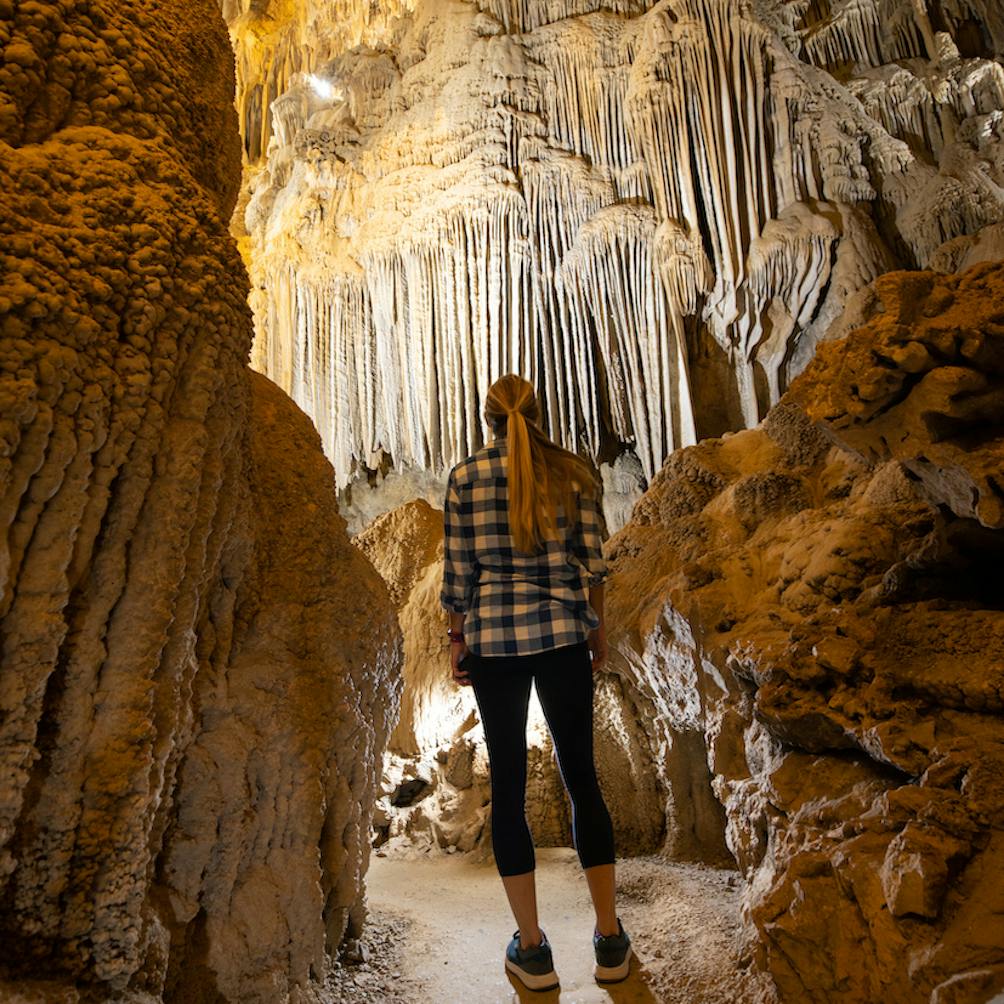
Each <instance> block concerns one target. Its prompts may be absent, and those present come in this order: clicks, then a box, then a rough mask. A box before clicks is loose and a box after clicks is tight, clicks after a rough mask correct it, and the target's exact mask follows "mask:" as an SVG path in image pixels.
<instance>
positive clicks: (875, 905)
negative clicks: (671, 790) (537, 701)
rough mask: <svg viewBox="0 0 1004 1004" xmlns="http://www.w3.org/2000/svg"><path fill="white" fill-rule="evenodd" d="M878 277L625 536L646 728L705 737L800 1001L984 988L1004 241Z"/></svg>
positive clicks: (993, 838) (784, 969)
mask: <svg viewBox="0 0 1004 1004" xmlns="http://www.w3.org/2000/svg"><path fill="white" fill-rule="evenodd" d="M872 292H873V294H874V302H875V307H874V310H873V312H872V313H873V316H872V317H871V319H870V320H868V321H867V322H866V323H864V324H863V325H861V326H859V327H857V329H856V330H853V331H852V332H851V333H850V334H849V336H848V337H847V338H846V339H845V340H842V341H832V342H827V343H826V344H824V345H822V346H821V347H820V350H819V353H818V354H817V356H816V358H815V360H814V361H813V363H812V364H811V365H810V367H809V368H808V370H807V371H806V373H805V374H803V375H802V376H801V377H800V378H799V380H797V381H796V382H795V384H794V386H793V387H792V389H791V391H790V392H789V393H788V394H787V395H786V397H785V398H784V399H783V400H782V402H781V403H780V404H779V405H778V406H777V407H775V408H774V409H773V410H772V411H771V412H770V414H769V415H768V417H767V419H766V420H765V421H764V422H763V423H762V424H761V425H760V426H759V427H758V428H756V429H752V430H747V431H743V432H740V433H736V434H732V435H729V436H726V437H724V438H722V439H714V440H708V441H706V442H703V443H701V444H699V445H697V446H695V447H691V448H689V449H685V450H682V451H680V452H678V453H676V454H674V456H673V457H671V458H670V461H669V463H668V464H667V465H666V466H665V468H664V469H663V470H662V471H661V472H660V473H659V475H658V476H657V477H656V479H655V480H654V482H653V484H652V486H651V488H650V489H649V490H648V492H647V493H646V494H645V496H644V497H643V498H642V499H641V500H640V501H639V503H638V504H637V506H636V507H635V510H634V514H633V518H632V520H631V522H630V523H629V524H628V526H627V527H626V528H625V529H624V530H623V531H622V532H621V533H619V534H618V535H616V536H615V537H614V538H613V539H612V540H611V542H610V545H609V554H608V557H609V559H610V561H611V565H612V568H613V572H614V575H613V579H612V591H611V596H610V600H609V604H608V609H609V614H608V616H609V618H610V624H611V628H612V629H613V631H614V637H613V647H614V649H615V655H614V668H615V670H616V671H617V672H618V673H619V674H620V675H621V677H622V679H623V681H624V686H625V690H627V691H629V692H630V691H634V692H636V694H637V698H636V701H637V703H638V706H639V708H641V709H645V708H647V713H645V720H646V721H647V723H648V728H649V729H650V730H651V731H652V732H653V733H654V734H656V735H668V736H669V737H670V738H671V739H673V740H674V741H676V737H677V736H679V735H685V736H687V737H689V738H688V741H689V742H690V743H691V744H692V746H694V747H698V748H699V749H700V750H701V752H702V754H703V757H704V759H705V762H706V764H707V767H708V769H709V772H710V774H711V777H712V782H711V783H712V785H713V787H714V790H715V793H716V795H717V796H718V798H719V799H720V801H721V803H722V805H723V807H724V809H725V816H726V826H725V837H726V840H727V843H728V846H729V849H730V851H731V852H732V855H733V856H734V858H735V860H736V862H737V863H738V865H739V867H740V868H741V870H742V873H743V875H744V876H745V878H746V882H747V885H746V891H745V895H744V901H745V917H746V921H747V933H748V936H749V938H750V943H751V949H752V951H753V954H754V958H755V959H756V961H757V964H758V965H760V966H762V967H764V968H765V969H766V970H767V971H768V972H769V973H770V974H771V975H772V976H773V977H774V979H775V981H776V983H777V987H778V990H779V992H780V996H781V998H782V1000H784V1001H791V1002H814V1004H815V1002H818V1004H830V1002H833V1001H836V1000H839V1001H841V1002H847V1004H858V1002H860V1004H866V1002H867V1004H872V1002H874V1001H878V1000H883V1001H889V1002H891V1004H947V1002H949V1001H951V1002H955V1004H984V1002H985V1001H987V1000H988V999H989V998H990V997H992V996H993V995H994V993H996V992H1000V991H1001V990H1002V989H1004V885H1002V884H1001V882H1000V881H999V876H1000V874H1001V873H1002V870H1004V809H1002V806H1004V780H1002V779H1004V614H1002V612H1001V611H1002V607H1004V592H1002V589H1001V582H1000V576H999V568H1000V561H1001V558H1002V556H1004V539H1002V537H1001V521H1000V499H1001V495H1002V485H1001V481H1000V472H1001V470H1002V469H1004V396H1002V394H1004V306H1002V305H1004V264H1002V263H1000V262H997V263H984V264H979V265H976V266H974V267H973V268H971V269H970V270H968V271H967V272H965V273H962V274H959V275H950V276H942V275H938V274H936V273H932V272H919V273H907V272H894V273H890V274H888V275H885V276H883V277H882V278H881V279H879V280H878V281H877V282H876V283H875V285H874V288H873V290H872ZM807 412H808V414H807ZM810 416H811V418H810ZM812 419H816V420H817V421H818V423H819V424H818V425H816V424H814V423H813V421H812ZM667 763H669V764H671V763H672V758H671V757H670V758H668V759H667Z"/></svg>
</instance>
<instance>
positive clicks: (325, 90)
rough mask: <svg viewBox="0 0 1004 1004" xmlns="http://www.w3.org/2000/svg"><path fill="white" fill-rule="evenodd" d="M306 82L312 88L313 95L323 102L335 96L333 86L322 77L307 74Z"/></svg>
mask: <svg viewBox="0 0 1004 1004" xmlns="http://www.w3.org/2000/svg"><path fill="white" fill-rule="evenodd" d="M307 80H308V81H309V83H310V86H311V87H313V88H314V93H315V94H316V95H317V96H318V97H319V98H324V100H325V101H330V100H331V99H332V98H333V97H334V96H335V85H334V84H333V83H332V82H331V81H330V80H325V79H324V77H319V76H318V75H317V74H316V73H308V74H307Z"/></svg>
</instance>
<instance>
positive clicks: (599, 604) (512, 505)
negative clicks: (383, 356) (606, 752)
mask: <svg viewBox="0 0 1004 1004" xmlns="http://www.w3.org/2000/svg"><path fill="white" fill-rule="evenodd" d="M485 418H486V420H487V422H488V424H489V425H490V426H491V428H492V431H493V433H494V435H495V439H494V441H492V442H490V443H488V444H487V445H486V446H484V447H482V448H481V449H480V450H478V452H477V453H475V454H474V455H473V456H472V457H469V458H468V459H467V460H465V461H463V462H462V463H460V464H458V465H457V466H456V467H454V468H453V470H452V471H451V472H450V478H449V482H448V485H447V490H446V504H445V506H444V510H445V517H444V520H445V536H446V554H445V568H444V573H443V590H442V597H441V598H442V604H443V606H444V607H446V609H447V610H449V611H450V628H449V631H448V634H449V636H450V662H451V665H452V669H453V679H454V680H456V682H457V683H459V684H460V685H462V686H473V687H474V696H475V698H476V699H477V703H478V708H479V710H480V712H481V721H482V723H483V725H484V730H485V741H486V742H487V745H488V758H489V763H490V766H491V780H492V846H493V848H494V851H495V863H496V865H497V867H498V870H499V874H500V875H501V877H502V883H503V885H504V886H505V891H506V895H507V896H508V898H509V904H510V906H511V907H512V912H513V915H514V917H515V918H516V923H517V924H518V925H519V930H518V931H517V932H516V933H515V934H514V935H513V939H512V941H511V942H510V944H509V947H508V948H507V950H506V958H505V965H506V969H507V970H509V972H511V973H513V975H514V976H516V977H517V978H518V979H519V980H520V981H521V982H522V983H523V984H524V985H525V986H527V987H529V988H530V989H532V990H549V989H552V988H553V987H556V986H557V985H558V978H557V976H556V974H555V971H554V965H553V962H552V957H551V948H550V945H549V944H548V942H547V938H546V937H545V936H544V933H543V931H541V930H540V927H539V926H538V921H537V900H536V887H535V884H534V849H533V840H532V838H531V836H530V830H529V828H528V827H527V824H526V816H525V810H524V799H525V795H526V721H527V708H528V704H529V700H530V685H531V682H533V683H535V685H536V688H537V696H538V697H539V699H540V704H541V707H542V708H543V711H544V717H545V718H546V719H547V724H548V728H549V729H550V731H551V736H552V738H553V740H554V746H555V750H556V751H557V754H558V765H559V767H560V769H561V776H562V780H563V781H564V783H565V787H566V789H567V790H568V793H569V796H570V798H571V802H572V833H573V836H574V839H575V847H576V850H577V852H578V855H579V861H580V862H581V864H582V867H583V869H584V871H585V875H586V880H587V882H588V885H589V892H590V895H591V896H592V900H593V906H594V908H595V911H596V928H595V930H594V932H593V945H594V949H595V953H596V968H595V975H596V979H597V980H599V981H600V982H617V981H618V980H622V979H624V978H625V977H626V976H627V974H628V969H629V964H630V954H631V947H630V939H629V938H628V936H627V935H626V934H625V933H624V928H623V927H622V926H621V923H620V920H619V919H618V917H617V912H616V909H615V904H614V842H613V828H612V826H611V824H610V814H609V813H608V812H607V807H606V805H605V803H604V801H603V795H602V794H601V792H600V788H599V785H598V783H597V780H596V769H595V766H594V763H593V717H592V716H593V676H592V674H593V672H594V671H595V670H596V669H598V668H599V667H600V666H601V665H602V663H603V660H604V659H605V658H606V650H607V643H606V631H605V627H604V624H603V582H604V580H605V579H606V576H607V569H606V565H605V563H604V561H603V555H602V553H601V551H600V543H601V523H600V516H599V511H598V507H597V500H596V482H595V479H594V478H593V476H592V473H591V471H590V470H589V468H588V466H587V465H586V464H585V463H584V461H582V460H581V459H580V458H579V457H577V456H576V455H575V454H574V453H570V452H569V451H568V450H564V449H562V448H561V447H560V446H558V445H556V444H555V443H553V442H552V441H551V440H550V439H549V438H548V437H547V436H546V435H545V434H544V432H543V431H542V430H541V428H540V426H539V424H538V423H539V421H540V409H539V406H538V404H537V399H536V397H535V395H534V392H533V386H532V385H531V384H530V383H529V382H528V381H526V380H524V379H523V378H522V377H519V376H515V375H513V374H509V375H507V376H504V377H502V378H501V379H499V380H498V381H496V382H495V383H494V384H493V385H492V386H491V388H489V391H488V397H487V399H486V402H485ZM587 588H588V596H587Z"/></svg>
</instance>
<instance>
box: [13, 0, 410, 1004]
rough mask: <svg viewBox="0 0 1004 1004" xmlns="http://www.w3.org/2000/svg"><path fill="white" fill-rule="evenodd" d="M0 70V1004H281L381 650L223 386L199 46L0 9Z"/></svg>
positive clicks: (322, 895)
mask: <svg viewBox="0 0 1004 1004" xmlns="http://www.w3.org/2000/svg"><path fill="white" fill-rule="evenodd" d="M0 51H2V53H3V56H2V61H0V258H2V262H3V267H2V270H0V336H2V340H0V442H2V449H0V513H2V522H3V529H4V538H3V549H2V551H0V646H2V649H0V654H2V673H0V943H2V944H3V946H4V949H3V951H2V952H0V998H2V999H15V1000H23V999H25V998H26V997H30V998H32V999H50V998H51V999H56V998H58V999H59V1000H63V1001H68V1000H78V999H85V998H86V999H87V1000H101V999H114V1000H116V1001H127V1000H137V1001H138V1000H144V1001H150V1000H153V999H157V998H159V997H160V996H161V995H164V996H166V997H167V998H169V999H173V1000H199V1001H203V1000H204V1001H209V1000H214V1001H216V1000H241V1001H262V1002H265V1001H268V1002H270V1004H271V1002H275V1001H283V1000H287V999H296V1000H307V999H310V998H311V996H312V989H311V988H312V985H313V984H312V982H311V981H312V980H316V979H317V978H319V977H320V976H321V975H323V971H324V966H325V955H326V952H329V951H331V950H332V949H333V947H334V946H335V945H337V943H338V941H339V940H340V939H341V937H342V935H343V933H344V932H345V931H346V930H352V929H357V928H358V926H359V924H360V922H361V920H362V886H361V877H362V873H363V872H364V870H365V866H366V861H367V854H368V839H367V837H368V821H369V814H370V812H371V808H372V803H373V797H374V789H375V784H376V780H377V777H376V773H377V770H378V757H379V752H380V750H381V748H382V744H383V743H384V741H385V739H386V735H387V732H388V729H389V720H390V717H391V715H392V714H393V713H394V703H395V700H396V686H397V677H396V673H397V659H398V649H399V645H400V641H399V634H398V630H397V627H396V625H395V623H394V617H393V613H392V608H391V607H390V604H389V601H388V598H387V596H386V590H385V588H384V586H383V585H382V583H381V582H380V580H379V577H378V576H377V575H376V573H375V572H374V571H373V569H372V568H371V567H370V566H369V565H368V564H367V563H366V562H365V561H364V560H363V559H362V557H361V556H360V555H359V554H358V552H357V551H356V550H355V549H353V548H352V547H351V545H350V544H349V543H348V540H347V537H346V535H345V532H344V523H343V521H342V520H341V519H340V517H339V516H338V512H337V506H336V504H335V498H334V494H333V489H332V483H333V472H332V470H331V467H330V465H329V464H328V462H327V461H326V460H325V459H324V457H323V454H322V452H321V449H320V443H319V440H318V439H317V436H316V433H315V432H314V431H313V430H312V429H311V427H310V423H309V421H308V419H307V418H306V417H305V416H304V415H303V414H302V413H301V412H300V411H299V410H298V409H297V408H296V407H295V406H294V405H293V404H292V403H291V402H290V401H289V400H288V399H287V398H286V397H285V395H283V394H282V393H281V392H280V391H278V390H277V388H275V387H274V386H272V385H271V384H269V383H268V381H266V380H265V379H264V378H262V377H258V376H253V375H252V374H250V373H249V371H248V369H247V365H246V361H247V356H248V352H249V349H250V342H251V319H250V316H249V312H248V310H247V307H246V303H245V299H246V295H247V282H246V277H245V273H244V269H243V266H242V264H241V261H240V258H239V256H238V254H237V250H236V247H235V245H234V242H233V240H232V238H231V237H230V236H229V234H228V232H227V220H228V219H229V217H230V215H231V211H232V209H233V206H234V202H235V199H236V196H237V192H238V186H239V178H240V149H239V143H238V134H237V128H236V120H235V115H234V111H233V104H232V102H233V71H232V58H231V52H230V49H229V47H228V43H227V37H226V31H225V28H224V25H223V24H222V23H221V21H220V19H219V17H218V13H217V11H216V9H215V7H214V6H213V5H212V4H210V3H209V2H202V0H196V2H191V0H185V2H181V0H158V2H153V0H137V2H135V3H131V4H119V3H114V2H111V0H90V2H87V3H83V2H80V3H78V2H59V3H56V2H52V3H48V2H36V3H14V4H11V3H0ZM42 977H44V981H43V982H38V980H39V979H40V978H42Z"/></svg>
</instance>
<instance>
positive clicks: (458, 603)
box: [439, 596, 467, 614]
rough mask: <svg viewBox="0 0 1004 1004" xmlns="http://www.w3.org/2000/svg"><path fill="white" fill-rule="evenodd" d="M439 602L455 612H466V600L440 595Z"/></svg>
mask: <svg viewBox="0 0 1004 1004" xmlns="http://www.w3.org/2000/svg"><path fill="white" fill-rule="evenodd" d="M439 602H440V603H441V604H442V606H443V608H444V609H446V610H451V611H452V612H453V613H455V614H465V613H467V601H466V600H458V599H454V597H452V596H441V597H440V598H439Z"/></svg>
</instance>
